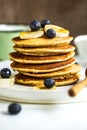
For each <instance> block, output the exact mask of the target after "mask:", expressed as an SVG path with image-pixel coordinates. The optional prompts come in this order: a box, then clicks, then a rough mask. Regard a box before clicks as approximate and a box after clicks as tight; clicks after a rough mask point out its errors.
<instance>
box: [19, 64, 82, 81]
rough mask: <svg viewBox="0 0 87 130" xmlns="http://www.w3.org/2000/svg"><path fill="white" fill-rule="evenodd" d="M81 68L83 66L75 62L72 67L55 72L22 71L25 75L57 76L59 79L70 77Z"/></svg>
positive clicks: (37, 76)
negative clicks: (36, 72)
mask: <svg viewBox="0 0 87 130" xmlns="http://www.w3.org/2000/svg"><path fill="white" fill-rule="evenodd" d="M80 70H81V66H80V65H79V64H73V65H72V66H70V67H67V68H65V69H62V70H58V71H54V72H48V73H41V74H39V73H38V74H35V73H29V72H28V73H26V72H21V71H19V73H22V74H24V75H27V76H30V77H34V78H52V77H57V79H63V78H68V77H70V76H72V75H74V74H76V73H78V72H79V71H80Z"/></svg>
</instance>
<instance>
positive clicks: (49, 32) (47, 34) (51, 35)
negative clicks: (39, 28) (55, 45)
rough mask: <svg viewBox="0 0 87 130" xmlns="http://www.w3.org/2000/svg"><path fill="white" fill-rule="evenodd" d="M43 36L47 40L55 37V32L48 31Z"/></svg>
mask: <svg viewBox="0 0 87 130" xmlns="http://www.w3.org/2000/svg"><path fill="white" fill-rule="evenodd" d="M45 34H46V36H47V37H48V38H54V37H55V36H56V32H55V31H54V30H53V29H48V30H47V31H46V32H45Z"/></svg>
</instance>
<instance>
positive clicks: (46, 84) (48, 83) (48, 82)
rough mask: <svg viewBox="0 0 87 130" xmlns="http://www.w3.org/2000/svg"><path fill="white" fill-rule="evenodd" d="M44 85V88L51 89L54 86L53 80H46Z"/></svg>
mask: <svg viewBox="0 0 87 130" xmlns="http://www.w3.org/2000/svg"><path fill="white" fill-rule="evenodd" d="M44 85H45V87H46V88H52V87H53V86H54V85H55V80H54V79H52V78H47V79H45V80H44Z"/></svg>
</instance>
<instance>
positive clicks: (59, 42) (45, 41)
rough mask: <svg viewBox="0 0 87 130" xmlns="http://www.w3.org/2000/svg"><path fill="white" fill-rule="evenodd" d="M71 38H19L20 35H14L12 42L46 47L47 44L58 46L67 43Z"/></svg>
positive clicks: (27, 45)
mask: <svg viewBox="0 0 87 130" xmlns="http://www.w3.org/2000/svg"><path fill="white" fill-rule="evenodd" d="M72 40H73V37H70V36H68V37H63V38H58V37H55V38H52V39H49V38H46V37H40V38H37V39H36V38H35V39H20V37H15V38H13V39H12V41H13V43H14V44H15V45H17V46H19V47H47V46H58V45H62V44H64V43H67V44H69V43H70V42H71V41H72Z"/></svg>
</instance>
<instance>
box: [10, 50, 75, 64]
mask: <svg viewBox="0 0 87 130" xmlns="http://www.w3.org/2000/svg"><path fill="white" fill-rule="evenodd" d="M74 55H75V52H74V51H71V52H69V53H67V54H63V55H58V56H44V57H42V56H39V57H38V56H29V55H24V54H21V53H19V52H12V53H10V59H11V60H13V61H16V62H18V63H26V64H45V63H54V62H61V61H65V60H68V59H69V58H71V57H73V56H74Z"/></svg>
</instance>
